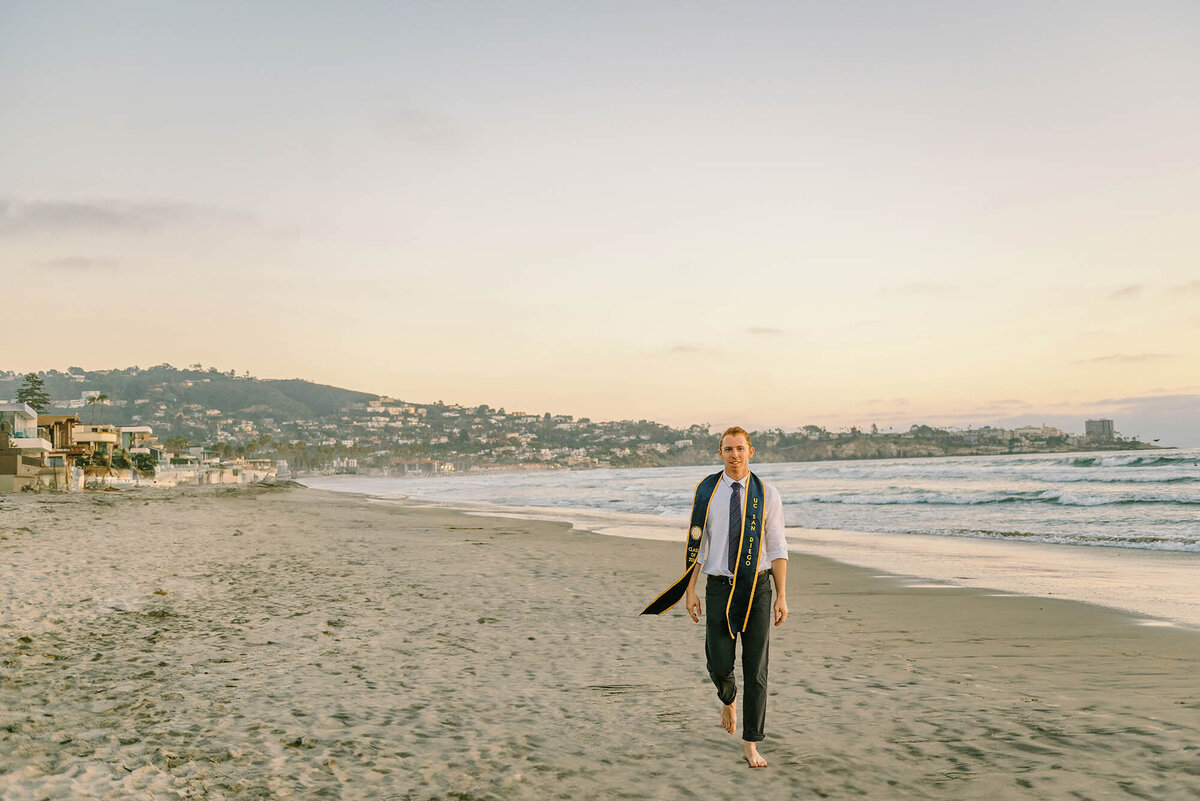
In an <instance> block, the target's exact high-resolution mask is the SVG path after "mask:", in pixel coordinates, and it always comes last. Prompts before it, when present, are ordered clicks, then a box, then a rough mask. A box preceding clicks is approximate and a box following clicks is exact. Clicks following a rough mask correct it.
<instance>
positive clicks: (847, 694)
mask: <svg viewBox="0 0 1200 801" xmlns="http://www.w3.org/2000/svg"><path fill="white" fill-rule="evenodd" d="M681 537H682V532H681ZM681 551H682V548H681V547H680V546H679V545H676V544H671V543H664V542H654V541H647V540H635V539H625V538H619V537H606V536H600V535H595V534H588V533H582V532H578V531H571V530H569V529H568V527H567V526H565V525H562V524H559V523H551V522H539V521H530V520H514V519H501V518H489V517H482V516H475V515H464V514H461V513H459V512H456V511H453V510H449V509H441V508H433V507H429V506H418V505H404V504H396V503H382V502H378V501H373V500H371V499H369V498H365V497H360V496H350V495H338V494H334V493H327V492H320V491H315V490H306V489H296V488H279V489H271V488H262V487H252V488H237V489H219V488H214V489H196V490H184V491H157V490H149V491H137V492H113V493H87V494H78V495H54V496H50V495H41V496H38V495H16V496H7V497H2V498H0V798H3V799H4V801H10V799H11V800H14V801H15V800H16V799H51V798H54V799H57V798H63V799H74V798H107V799H160V798H161V799H168V798H196V799H235V798H236V799H242V798H247V799H249V798H297V799H303V798H334V799H336V798H344V799H358V798H384V799H413V800H417V799H419V800H422V801H423V800H424V799H455V800H456V801H468V800H471V799H492V798H495V799H545V798H589V799H590V798H596V799H600V798H606V799H607V798H630V799H642V798H647V799H649V798H653V799H675V798H679V799H683V798H740V797H752V798H756V799H776V798H778V799H784V798H787V799H792V798H851V797H868V798H878V799H908V798H956V799H963V798H968V799H996V798H1035V799H1066V798H1070V799H1107V798H1124V797H1132V798H1152V799H1185V798H1190V799H1195V798H1200V693H1198V692H1197V680H1196V676H1197V675H1200V632H1197V631H1195V630H1190V629H1187V628H1183V627H1168V626H1162V627H1158V626H1147V625H1137V623H1136V621H1135V619H1134V618H1133V617H1131V616H1129V615H1125V614H1123V613H1119V612H1116V611H1112V610H1109V609H1105V608H1102V607H1098V606H1089V605H1085V604H1079V603H1074V602H1069V601H1058V600H1046V599H1041V598H1032V597H1021V596H1013V595H1005V594H997V593H993V592H990V591H988V590H987V589H980V588H947V587H938V586H926V587H921V586H910V585H911V582H909V583H907V584H906V583H905V582H902V581H899V580H897V579H896V578H895V577H891V576H887V575H883V574H880V573H878V572H876V571H871V570H865V569H861V568H855V567H849V566H846V565H842V564H839V563H837V562H834V561H831V560H827V559H822V558H818V557H809V556H798V555H793V557H792V561H791V565H790V568H789V587H788V590H789V592H788V597H789V605H790V607H791V617H790V619H789V620H788V622H787V624H786V625H785V626H783V627H782V628H779V629H775V630H774V632H773V640H772V648H771V651H772V654H771V697H770V704H769V709H768V717H767V740H766V742H765V743H763V745H762V752H763V754H764V755H765V756H766V757H767V759H768V760H769V762H770V767H768V768H767V769H766V770H758V771H751V770H749V769H747V768H746V767H745V766H744V763H742V762H741V761H740V744H739V741H738V739H737V738H736V737H732V736H730V735H728V734H726V733H725V732H724V731H723V730H722V729H721V727H720V723H719V708H718V705H717V701H716V699H715V694H714V692H713V690H712V687H711V684H710V683H709V681H708V678H707V676H706V675H705V672H704V664H703V653H702V652H703V631H702V627H701V626H699V625H695V624H693V623H692V622H691V621H690V620H688V619H687V618H686V616H685V615H684V613H683V611H682V609H679V608H676V609H675V610H672V612H670V613H668V614H667V615H664V616H663V617H662V618H641V617H637V612H638V611H639V610H640V609H641V607H642V606H643V605H644V604H645V603H646V602H647V601H648V600H649V599H650V598H652V597H654V596H655V595H657V593H658V592H659V591H660V590H661V589H662V588H663V587H665V586H666V584H667V583H669V582H670V581H671V580H673V579H674V578H675V577H676V576H677V575H678V574H679V572H680V570H681V564H680V562H681Z"/></svg>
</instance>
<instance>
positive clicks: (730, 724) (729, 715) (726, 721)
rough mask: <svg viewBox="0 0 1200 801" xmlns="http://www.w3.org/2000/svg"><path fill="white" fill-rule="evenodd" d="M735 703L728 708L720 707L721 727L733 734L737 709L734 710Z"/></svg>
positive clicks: (735, 729) (735, 726)
mask: <svg viewBox="0 0 1200 801" xmlns="http://www.w3.org/2000/svg"><path fill="white" fill-rule="evenodd" d="M736 705H737V701H734V702H733V703H732V704H730V705H729V706H723V707H721V725H722V726H724V727H725V731H727V732H729V733H730V734H733V733H734V732H735V731H737V709H736V708H735V707H736Z"/></svg>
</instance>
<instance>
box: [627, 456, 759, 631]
mask: <svg viewBox="0 0 1200 801" xmlns="http://www.w3.org/2000/svg"><path fill="white" fill-rule="evenodd" d="M720 482H721V473H714V474H713V475H711V476H708V477H707V478H705V479H704V480H703V481H701V482H700V483H699V484H698V485H697V486H696V493H695V495H694V496H693V497H692V520H691V526H690V528H689V529H688V539H687V545H686V548H685V550H684V555H683V566H684V571H683V575H682V576H680V577H679V578H678V579H677V580H676V581H675V583H674V584H672V585H671V586H670V587H668V588H667V590H666V592H664V593H663V594H662V595H660V596H658V597H657V598H655V599H654V600H653V601H651V602H650V605H649V606H647V607H646V608H645V609H643V610H642V614H643V615H661V614H662V613H663V612H666V611H667V610H668V609H670V608H671V607H672V606H674V605H675V604H677V603H679V599H680V598H682V597H683V596H684V594H685V593H686V592H687V585H688V582H689V581H691V578H692V571H693V570H699V569H700V567H699V565H698V564H697V563H696V559H697V558H698V557H699V555H700V540H701V538H702V537H703V536H704V529H705V526H706V525H707V523H708V507H709V506H710V505H711V504H712V496H713V492H714V490H716V488H717V484H719V483H720ZM746 484H747V487H746V499H745V503H746V507H745V514H744V515H743V516H742V531H741V534H740V536H741V540H740V542H739V543H738V560H737V567H736V569H735V570H734V571H733V587H732V589H730V591H729V601H728V603H726V605H725V622H726V625H727V627H728V628H729V636H730V637H733V636H734V628H733V627H734V623H735V622H736V623H737V625H738V628H737V630H738V631H745V630H746V623H747V622H748V621H749V620H750V605H751V604H752V603H753V602H754V591H755V589H757V586H756V585H757V584H758V555H759V553H760V552H761V550H762V532H763V524H762V520H763V511H764V509H765V508H766V502H765V501H764V500H763V483H762V480H761V479H759V477H758V476H756V475H754V474H753V473H751V474H750V480H749V481H748V482H746Z"/></svg>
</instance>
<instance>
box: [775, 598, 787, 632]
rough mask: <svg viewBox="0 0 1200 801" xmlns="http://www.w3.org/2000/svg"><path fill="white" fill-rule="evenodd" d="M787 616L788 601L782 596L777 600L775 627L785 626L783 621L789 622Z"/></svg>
mask: <svg viewBox="0 0 1200 801" xmlns="http://www.w3.org/2000/svg"><path fill="white" fill-rule="evenodd" d="M787 615H788V608H787V600H786V599H785V598H784V597H783V596H782V595H780V596H778V597H777V598H776V599H775V625H776V626H781V625H783V621H785V620H787Z"/></svg>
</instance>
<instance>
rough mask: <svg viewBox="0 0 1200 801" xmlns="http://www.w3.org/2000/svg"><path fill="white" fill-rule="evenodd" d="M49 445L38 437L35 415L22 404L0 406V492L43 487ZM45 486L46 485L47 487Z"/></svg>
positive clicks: (30, 408) (2, 404)
mask: <svg viewBox="0 0 1200 801" xmlns="http://www.w3.org/2000/svg"><path fill="white" fill-rule="evenodd" d="M51 450H52V448H51V445H50V443H49V442H48V441H47V440H45V439H42V438H41V437H40V436H38V415H37V412H35V411H34V410H33V407H31V406H29V405H28V404H25V403H0V492H19V491H20V490H24V489H33V488H36V487H38V486H42V485H43V483H45V482H43V477H44V474H46V473H47V464H46V454H47V453H49V452H50V451H51ZM46 485H47V486H48V483H46Z"/></svg>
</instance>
